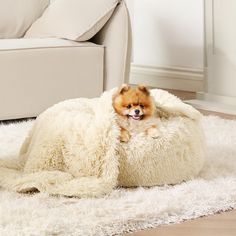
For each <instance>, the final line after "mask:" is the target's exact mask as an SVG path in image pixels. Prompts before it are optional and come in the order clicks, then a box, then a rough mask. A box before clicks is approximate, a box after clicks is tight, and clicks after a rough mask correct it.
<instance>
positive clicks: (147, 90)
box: [138, 84, 150, 95]
mask: <svg viewBox="0 0 236 236" xmlns="http://www.w3.org/2000/svg"><path fill="white" fill-rule="evenodd" d="M138 89H139V90H140V91H142V92H143V93H145V94H146V95H150V92H149V89H148V88H147V87H146V86H145V85H142V84H140V85H139V86H138Z"/></svg>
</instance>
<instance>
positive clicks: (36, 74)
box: [0, 0, 131, 120]
mask: <svg viewBox="0 0 236 236" xmlns="http://www.w3.org/2000/svg"><path fill="white" fill-rule="evenodd" d="M11 1H12V0H11ZM45 1H46V0H45ZM0 26H1V25H0ZM130 32H131V31H130V21H129V14H128V11H127V8H126V4H125V2H124V1H120V3H119V4H118V5H117V6H116V9H115V11H114V12H113V14H112V16H111V18H110V19H109V21H108V22H107V23H106V24H105V26H104V27H103V28H102V29H101V30H100V31H99V32H98V33H97V34H96V35H95V36H94V37H93V38H92V39H91V40H89V41H88V42H75V41H71V40H66V39H59V38H15V39H14V38H7V39H6V38H4V39H3V38H1V31H0V38H1V39H0V120H6V119H16V118H24V117H34V116H37V115H38V114H39V113H40V112H42V111H43V110H44V109H46V108H47V107H49V106H51V105H52V104H54V103H57V102H59V101H61V100H65V99H69V98H75V97H88V98H91V97H96V96H99V95H100V94H101V93H102V91H104V90H106V89H110V88H112V87H114V86H119V85H120V84H121V83H123V82H127V80H128V77H129V67H130V51H131V33H130Z"/></svg>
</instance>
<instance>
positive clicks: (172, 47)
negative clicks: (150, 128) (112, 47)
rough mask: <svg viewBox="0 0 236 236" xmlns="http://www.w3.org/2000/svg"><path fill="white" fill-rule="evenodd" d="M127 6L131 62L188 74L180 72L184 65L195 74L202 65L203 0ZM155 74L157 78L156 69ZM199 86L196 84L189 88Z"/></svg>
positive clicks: (144, 0)
mask: <svg viewBox="0 0 236 236" xmlns="http://www.w3.org/2000/svg"><path fill="white" fill-rule="evenodd" d="M129 1H132V0H127V2H129ZM129 5H130V10H131V15H132V18H133V64H134V65H143V66H145V67H146V66H147V67H148V66H151V67H154V68H156V69H157V70H158V68H172V69H173V68H174V69H176V68H177V69H180V70H182V71H181V73H182V72H183V73H185V72H186V73H188V72H189V71H185V70H184V71H183V68H187V70H190V72H191V73H192V72H193V73H195V71H197V73H198V74H197V76H199V73H200V72H202V70H203V67H204V65H203V29H204V28H203V25H204V23H203V22H204V20H203V12H204V8H203V0H133V6H132V4H130V3H129ZM139 69H140V68H139ZM135 72H137V70H136V71H135ZM157 74H158V75H157V77H158V76H159V72H158V71H157ZM192 75H193V74H192ZM194 76H195V74H194V75H193V76H192V77H191V76H190V77H191V78H193V77H194ZM200 77H201V78H200ZM200 77H199V78H200V79H201V80H202V75H201V76H200ZM186 78H187V77H186ZM186 78H185V79H186ZM191 78H190V79H191ZM194 78H196V77H194ZM157 79H158V78H157ZM141 82H142V81H141ZM144 82H145V81H144ZM201 82H202V81H201ZM169 87H171V85H169ZM200 87H201V86H200V84H199V85H198V86H197V87H195V88H193V89H192V90H199V89H200ZM180 89H181V88H180ZM183 89H186V88H183ZM190 90H191V89H190Z"/></svg>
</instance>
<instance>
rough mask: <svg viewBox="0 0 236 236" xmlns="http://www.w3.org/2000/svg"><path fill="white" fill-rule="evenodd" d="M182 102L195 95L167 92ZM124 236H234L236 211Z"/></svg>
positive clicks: (209, 113)
mask: <svg viewBox="0 0 236 236" xmlns="http://www.w3.org/2000/svg"><path fill="white" fill-rule="evenodd" d="M168 91H169V92H171V93H173V94H175V95H176V96H178V97H180V98H181V99H183V100H188V99H194V98H195V93H191V92H183V91H174V90H168ZM200 112H202V113H203V114H204V115H217V116H220V117H222V118H225V119H236V116H233V115H226V114H222V113H215V112H214V113H213V112H209V111H203V110H201V111H200ZM126 236H236V210H233V211H229V212H224V213H221V214H216V215H213V216H209V217H207V216H206V217H202V218H199V219H196V220H191V221H186V222H183V223H181V224H172V225H167V226H160V227H158V228H155V229H150V230H144V231H140V232H137V233H131V234H127V235H126Z"/></svg>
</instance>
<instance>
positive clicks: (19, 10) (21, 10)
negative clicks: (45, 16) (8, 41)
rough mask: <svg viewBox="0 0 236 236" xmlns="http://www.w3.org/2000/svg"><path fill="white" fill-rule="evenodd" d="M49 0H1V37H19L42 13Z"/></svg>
mask: <svg viewBox="0 0 236 236" xmlns="http://www.w3.org/2000/svg"><path fill="white" fill-rule="evenodd" d="M48 4H49V0H1V1H0V38H19V37H22V36H23V35H24V33H25V31H26V30H27V29H28V28H29V27H30V26H31V24H32V23H33V22H34V21H35V20H36V19H37V18H38V17H40V16H41V15H42V13H43V12H44V10H45V8H46V7H47V6H48Z"/></svg>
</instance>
